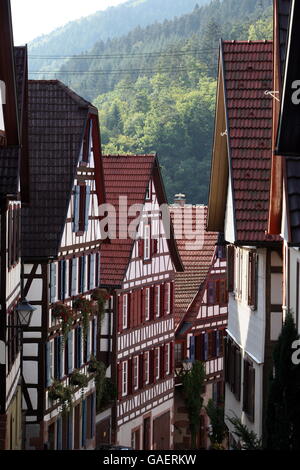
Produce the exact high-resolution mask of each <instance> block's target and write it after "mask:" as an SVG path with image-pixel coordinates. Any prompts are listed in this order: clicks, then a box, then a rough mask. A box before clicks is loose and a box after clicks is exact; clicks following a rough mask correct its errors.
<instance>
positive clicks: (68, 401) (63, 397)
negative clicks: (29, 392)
mask: <svg viewBox="0 0 300 470" xmlns="http://www.w3.org/2000/svg"><path fill="white" fill-rule="evenodd" d="M48 397H49V399H50V400H52V401H59V403H60V405H61V407H62V412H63V413H65V412H66V411H69V410H70V409H71V408H72V400H73V390H72V388H71V387H64V386H63V384H62V383H60V382H58V381H54V382H53V384H52V385H51V387H50V388H49V391H48Z"/></svg>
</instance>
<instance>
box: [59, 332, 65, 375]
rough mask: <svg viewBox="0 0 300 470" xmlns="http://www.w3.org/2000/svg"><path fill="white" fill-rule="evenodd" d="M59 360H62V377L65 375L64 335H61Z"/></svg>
mask: <svg viewBox="0 0 300 470" xmlns="http://www.w3.org/2000/svg"><path fill="white" fill-rule="evenodd" d="M58 339H59V361H60V378H61V379H62V378H63V377H64V375H65V370H64V369H65V368H64V348H63V339H62V336H59V338H58Z"/></svg>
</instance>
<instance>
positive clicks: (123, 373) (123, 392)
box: [122, 361, 128, 397]
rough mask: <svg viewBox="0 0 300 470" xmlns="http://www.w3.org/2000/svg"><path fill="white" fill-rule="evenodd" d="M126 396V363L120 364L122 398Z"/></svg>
mask: <svg viewBox="0 0 300 470" xmlns="http://www.w3.org/2000/svg"><path fill="white" fill-rule="evenodd" d="M127 394H128V361H124V362H122V397H126V395H127Z"/></svg>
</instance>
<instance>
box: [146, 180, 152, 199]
mask: <svg viewBox="0 0 300 470" xmlns="http://www.w3.org/2000/svg"><path fill="white" fill-rule="evenodd" d="M150 200H151V183H150V184H149V186H148V188H147V192H146V201H150Z"/></svg>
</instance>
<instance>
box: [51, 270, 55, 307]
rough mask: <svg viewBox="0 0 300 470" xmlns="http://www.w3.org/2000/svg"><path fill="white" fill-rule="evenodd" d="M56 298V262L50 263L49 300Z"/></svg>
mask: <svg viewBox="0 0 300 470" xmlns="http://www.w3.org/2000/svg"><path fill="white" fill-rule="evenodd" d="M55 300H56V264H55V263H51V264H50V302H55Z"/></svg>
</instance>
